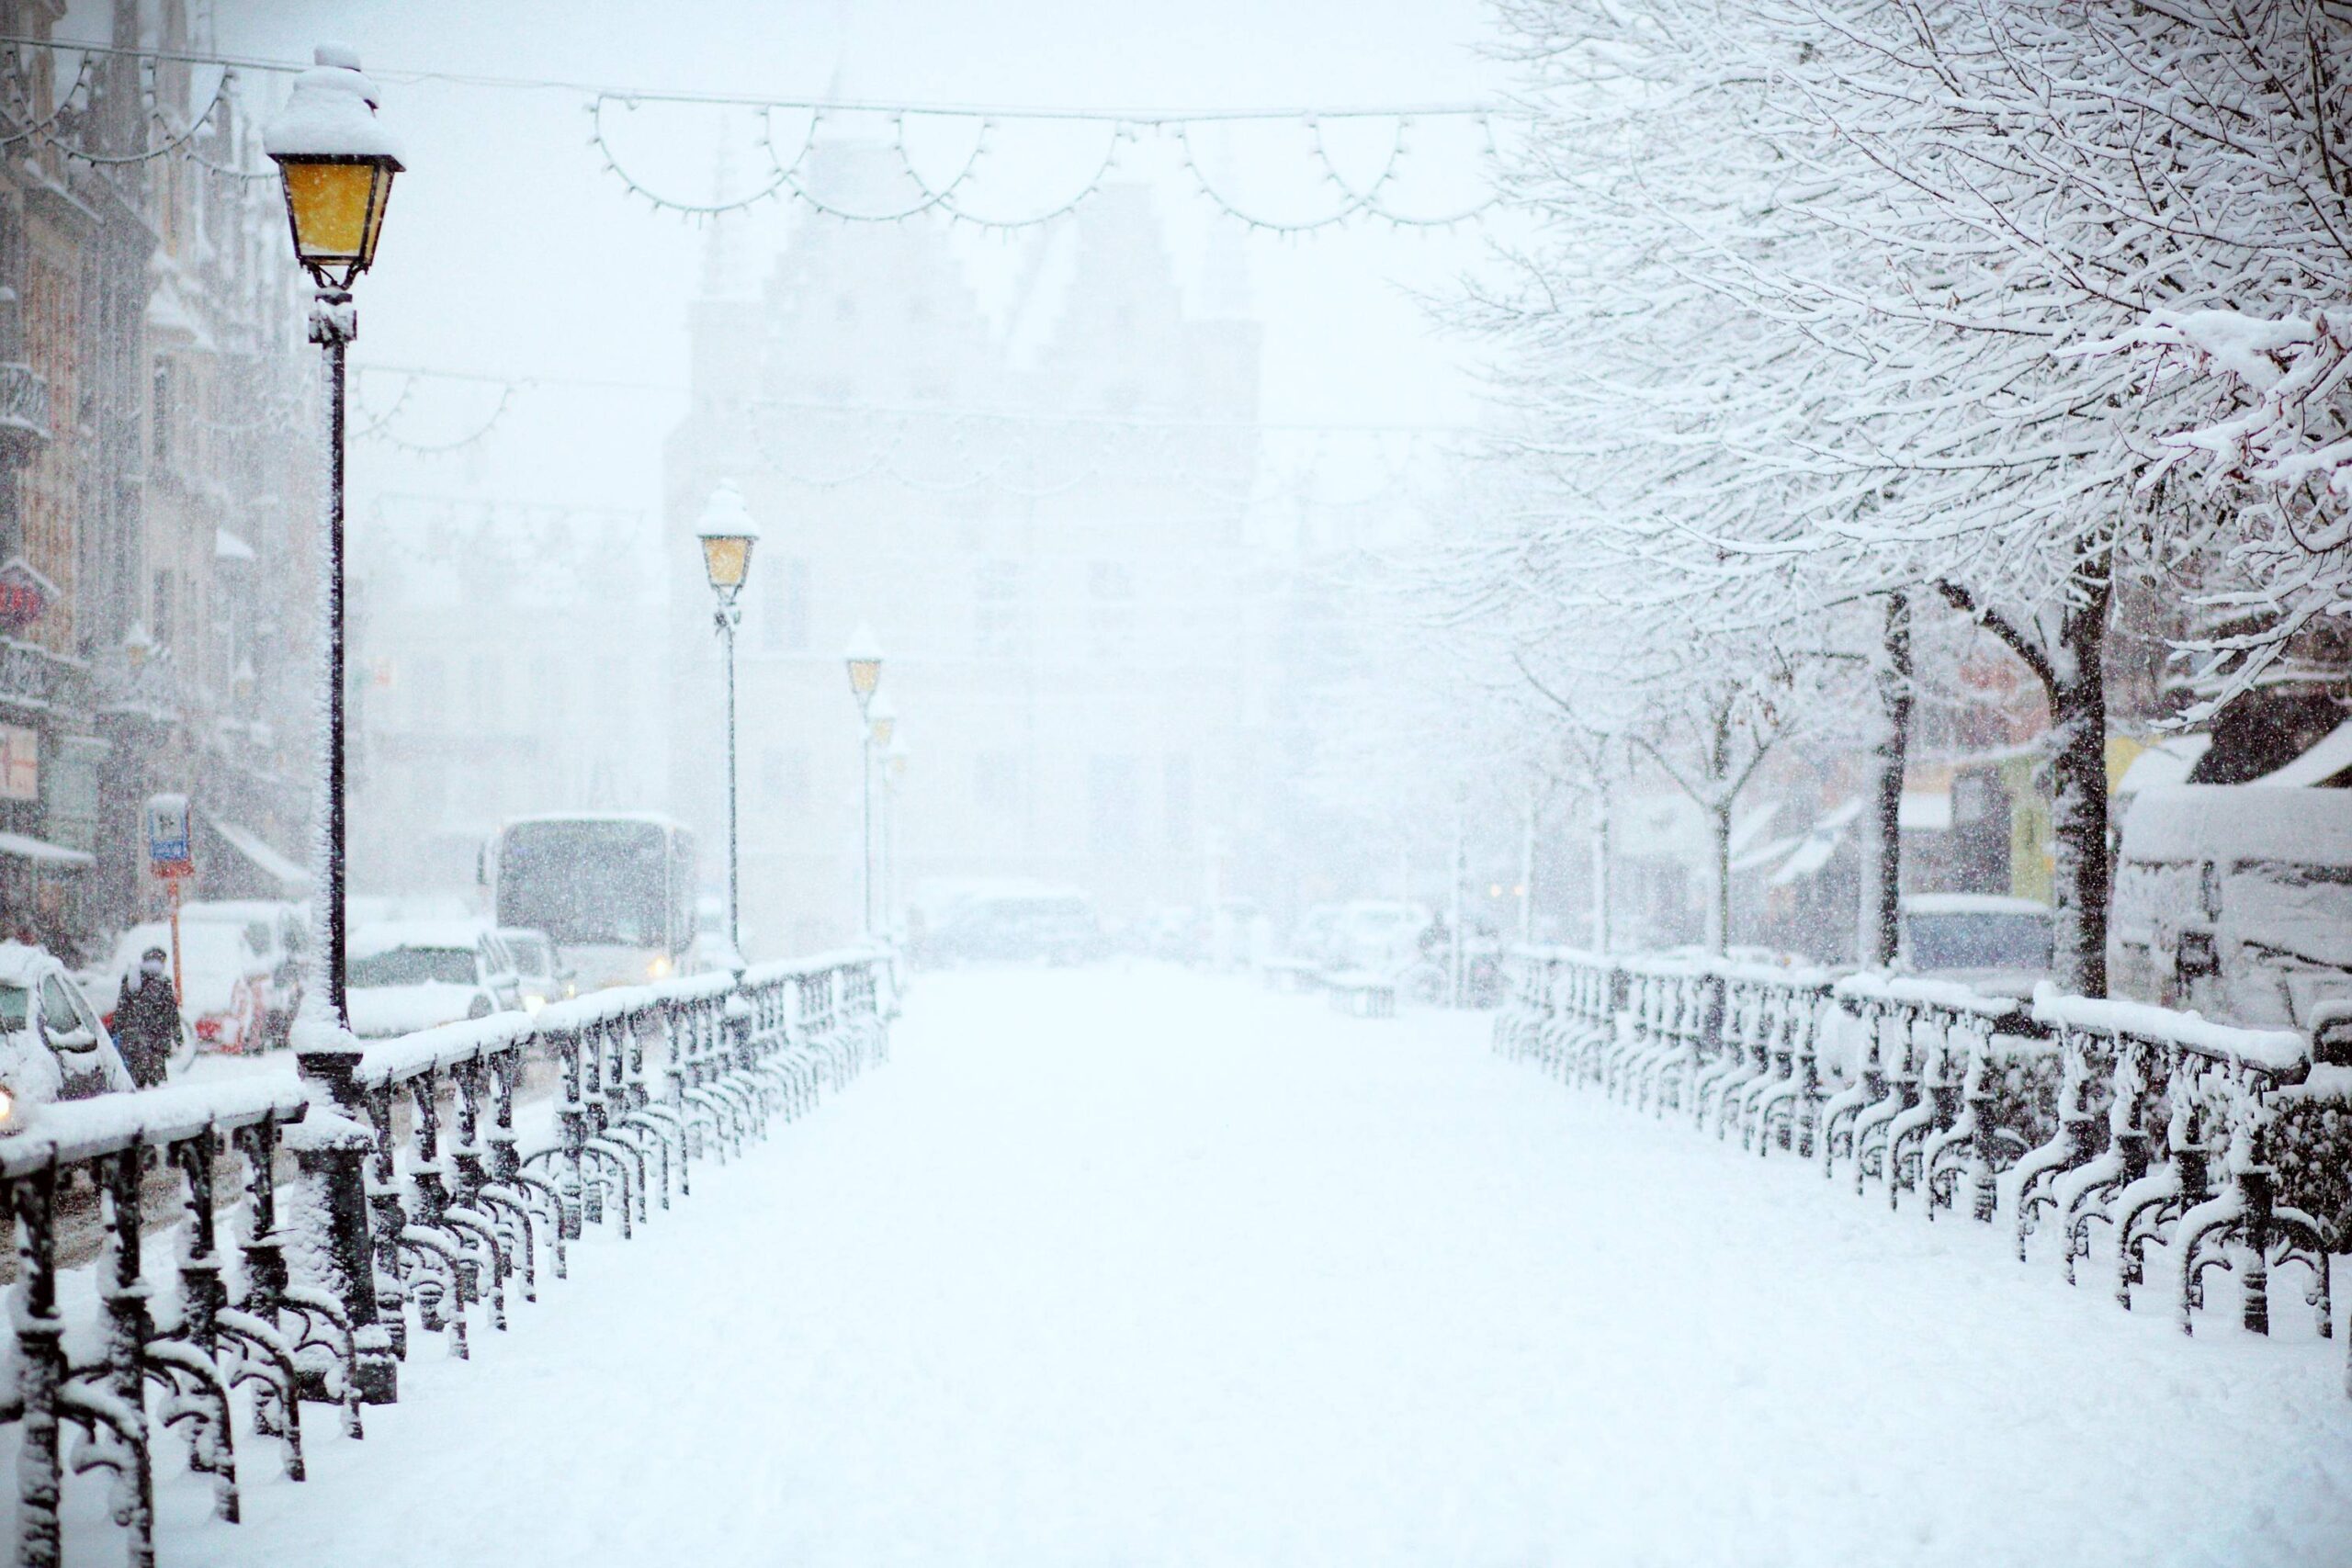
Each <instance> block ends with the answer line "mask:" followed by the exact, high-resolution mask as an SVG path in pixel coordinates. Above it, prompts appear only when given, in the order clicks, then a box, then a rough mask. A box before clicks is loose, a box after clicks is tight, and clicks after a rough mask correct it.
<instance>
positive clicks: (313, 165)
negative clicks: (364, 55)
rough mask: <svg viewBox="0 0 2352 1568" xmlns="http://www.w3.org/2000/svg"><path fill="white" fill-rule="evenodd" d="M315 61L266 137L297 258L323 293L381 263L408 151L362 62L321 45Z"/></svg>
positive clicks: (344, 51)
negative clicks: (387, 212) (388, 122)
mask: <svg viewBox="0 0 2352 1568" xmlns="http://www.w3.org/2000/svg"><path fill="white" fill-rule="evenodd" d="M311 59H312V60H313V61H314V62H316V63H314V64H313V65H312V66H311V69H310V70H308V71H305V72H303V73H301V74H300V75H299V76H297V77H295V78H294V89H293V91H292V93H291V94H289V95H288V97H287V99H286V107H284V108H283V109H280V110H279V111H278V113H277V118H274V119H272V120H271V121H270V122H269V126H268V129H267V130H264V131H263V132H262V150H263V151H264V152H267V153H268V154H269V155H270V157H271V158H272V159H274V160H276V162H277V171H278V174H279V175H280V176H281V177H282V178H283V180H284V183H285V186H286V216H287V220H288V222H289V223H290V224H291V225H292V228H293V231H294V255H295V259H297V260H298V261H300V263H301V264H302V265H303V266H304V268H306V269H307V270H308V271H309V272H310V275H311V277H312V278H313V279H314V280H315V281H316V282H317V283H318V286H319V287H320V288H322V289H326V288H331V289H336V290H348V289H349V288H350V287H351V280H352V279H353V278H355V277H357V276H359V275H360V274H361V273H363V272H366V271H367V270H368V267H369V266H371V265H374V263H375V260H376V242H377V241H378V240H379V239H380V238H382V237H383V232H384V209H385V207H386V205H387V204H388V203H390V200H391V198H392V176H393V175H397V174H399V173H400V172H401V167H402V165H401V150H400V144H399V142H398V141H396V140H395V139H394V138H393V136H392V133H391V131H390V130H389V129H387V128H386V127H385V125H384V124H383V122H382V121H381V120H379V119H378V118H376V84H375V83H373V82H371V81H369V80H368V78H367V76H366V75H364V74H363V73H361V72H360V69H359V56H358V55H357V54H356V52H354V51H351V50H349V49H347V48H345V47H344V46H343V45H341V44H334V43H322V44H321V45H319V47H318V48H317V49H316V50H314V51H311Z"/></svg>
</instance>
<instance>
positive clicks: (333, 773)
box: [262, 44, 401, 1028]
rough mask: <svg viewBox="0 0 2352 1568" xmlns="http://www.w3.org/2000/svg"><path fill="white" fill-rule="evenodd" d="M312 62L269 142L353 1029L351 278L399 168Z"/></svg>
mask: <svg viewBox="0 0 2352 1568" xmlns="http://www.w3.org/2000/svg"><path fill="white" fill-rule="evenodd" d="M311 59H312V60H313V61H315V62H316V63H315V64H314V65H312V66H311V69H310V70H308V71H305V72H303V73H301V74H300V76H297V77H295V78H294V88H293V92H292V93H291V95H290V96H288V98H287V100H286V107H285V109H284V110H283V111H281V112H280V113H279V115H278V117H277V118H276V119H274V120H272V121H270V123H269V128H268V130H266V131H265V132H264V133H263V136H262V148H263V151H265V152H267V153H268V154H269V155H270V157H271V158H273V159H275V160H276V161H277V168H278V173H279V175H280V176H281V177H282V178H283V180H284V182H285V187H286V217H287V221H288V224H289V225H290V226H291V227H292V230H293V234H294V255H295V259H297V260H298V261H300V263H301V264H302V265H303V267H304V268H305V269H306V270H307V271H308V272H309V273H310V275H311V281H312V282H313V283H315V284H317V285H318V292H317V294H316V295H315V296H313V298H312V299H311V342H312V343H315V344H318V345H319V346H320V348H321V349H322V350H324V351H325V354H326V361H327V541H326V543H327V671H326V683H327V689H326V700H327V778H326V786H327V787H326V795H327V830H326V833H325V835H324V840H325V846H326V862H327V863H326V868H325V869H326V874H325V875H324V876H323V877H322V878H321V879H320V883H321V886H320V897H321V898H322V900H323V902H324V903H325V905H326V950H325V952H324V953H322V954H321V962H322V964H323V965H324V967H325V969H326V992H327V995H326V1001H327V1008H328V1010H329V1011H331V1012H332V1013H334V1021H335V1023H336V1024H337V1025H338V1026H340V1027H345V1028H347V1027H348V1026H349V1023H350V1017H349V1010H348V1009H347V1008H346V1007H345V1001H344V950H345V926H344V840H345V831H344V827H345V823H344V816H345V813H344V789H343V776H344V726H343V461H344V402H345V378H344V355H345V350H346V349H348V348H349V347H350V345H351V341H352V339H354V338H356V337H357V336H358V335H359V317H358V312H357V311H356V310H354V309H353V308H352V303H351V284H352V280H353V279H354V278H356V277H357V276H359V275H360V274H361V273H363V272H366V271H367V270H368V267H369V266H371V265H374V263H375V260H376V243H377V242H378V241H379V240H380V239H381V238H382V237H383V233H384V209H385V208H386V207H387V206H388V205H389V204H390V200H391V195H392V176H393V175H397V174H399V173H400V172H401V159H400V146H399V144H398V142H396V141H394V140H393V137H392V134H391V132H390V130H388V129H386V128H385V126H384V125H383V124H382V123H381V122H380V121H379V120H378V119H377V118H376V85H375V84H374V83H373V82H370V81H369V80H368V78H367V77H366V76H364V75H362V74H361V73H360V71H359V57H358V55H356V54H355V53H353V52H352V51H350V50H348V49H345V48H343V47H341V46H340V45H336V44H321V45H320V46H319V47H318V48H317V50H315V51H313V52H312V54H311Z"/></svg>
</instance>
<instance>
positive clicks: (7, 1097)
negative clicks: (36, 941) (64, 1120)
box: [0, 942, 132, 1135]
mask: <svg viewBox="0 0 2352 1568" xmlns="http://www.w3.org/2000/svg"><path fill="white" fill-rule="evenodd" d="M131 1087H132V1086H131V1081H130V1069H129V1068H127V1067H125V1066H123V1063H122V1057H121V1055H120V1054H119V1053H118V1052H117V1051H116V1050H115V1046H114V1037H113V1036H112V1035H110V1034H108V1033H107V1028H106V1025H105V1024H104V1023H102V1022H100V1021H99V1020H98V1014H97V1011H96V1009H94V1008H93V1007H91V1006H90V1001H89V998H87V997H85V996H84V995H83V994H82V990H81V987H78V986H76V985H75V984H74V977H73V976H71V975H70V974H68V973H67V972H66V968H65V965H64V964H61V963H59V962H58V961H57V960H56V959H55V958H52V957H51V956H50V954H48V953H45V952H43V951H42V950H41V949H40V948H38V947H28V946H26V945H25V944H23V943H22V942H0V1135H6V1134H10V1133H15V1132H18V1131H21V1130H22V1129H23V1128H24V1127H25V1125H26V1124H27V1122H28V1113H29V1112H30V1111H32V1109H33V1108H34V1107H36V1106H40V1105H45V1104H48V1103H49V1102H51V1101H52V1100H87V1099H90V1098H91V1097H93V1096H95V1095H101V1094H113V1093H117V1092H120V1091H124V1090H128V1089H130V1088H131Z"/></svg>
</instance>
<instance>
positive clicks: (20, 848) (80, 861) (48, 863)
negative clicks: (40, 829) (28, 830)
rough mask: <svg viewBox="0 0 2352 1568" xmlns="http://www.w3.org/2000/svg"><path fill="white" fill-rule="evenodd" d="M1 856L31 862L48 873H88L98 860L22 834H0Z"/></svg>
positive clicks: (78, 851)
mask: <svg viewBox="0 0 2352 1568" xmlns="http://www.w3.org/2000/svg"><path fill="white" fill-rule="evenodd" d="M0 856H6V858H8V859H10V860H21V861H30V862H31V863H33V864H35V865H37V866H40V867H41V868H42V869H44V870H47V871H87V870H89V869H90V867H92V866H94V865H96V864H97V861H96V858H94V857H93V856H90V855H87V854H85V853H84V852H81V851H80V850H69V849H67V848H65V847H64V846H63V845H62V844H51V843H47V842H45V841H43V840H40V839H34V838H28V837H27V836H26V835H25V834H22V833H0Z"/></svg>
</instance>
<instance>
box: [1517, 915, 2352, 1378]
mask: <svg viewBox="0 0 2352 1568" xmlns="http://www.w3.org/2000/svg"><path fill="white" fill-rule="evenodd" d="M1505 997H1506V999H1505V1003H1504V1007H1503V1009H1502V1010H1501V1012H1500V1013H1499V1014H1498V1017H1497V1019H1496V1022H1495V1031H1494V1041H1495V1047H1496V1049H1497V1050H1498V1051H1499V1052H1501V1053H1502V1054H1504V1055H1508V1056H1512V1057H1516V1058H1520V1059H1522V1060H1526V1061H1529V1062H1532V1063H1533V1064H1536V1065H1538V1066H1541V1067H1543V1068H1544V1070H1545V1071H1547V1072H1549V1073H1551V1074H1553V1075H1554V1076H1555V1077H1559V1078H1561V1079H1562V1080H1563V1081H1564V1082H1566V1083H1569V1084H1572V1085H1577V1086H1579V1087H1587V1088H1596V1089H1600V1090H1601V1091H1602V1092H1603V1093H1605V1094H1607V1095H1609V1096H1610V1097H1611V1098H1612V1099H1615V1100H1621V1101H1623V1102H1624V1103H1626V1104H1628V1105H1631V1106H1634V1107H1635V1108H1638V1109H1645V1110H1647V1111H1651V1112H1652V1113H1654V1114H1655V1115H1657V1116H1659V1117H1661V1118H1664V1117H1667V1116H1668V1115H1674V1116H1679V1117H1683V1118H1687V1119H1689V1120H1690V1121H1691V1122H1693V1123H1694V1124H1695V1125H1696V1126H1697V1127H1698V1128H1699V1129H1700V1130H1702V1132H1709V1131H1711V1132H1713V1134H1715V1136H1716V1137H1717V1138H1718V1139H1719V1140H1723V1141H1725V1142H1730V1141H1733V1140H1736V1142H1737V1143H1738V1145H1740V1146H1741V1147H1743V1148H1745V1149H1747V1150H1750V1151H1752V1152H1753V1153H1755V1154H1756V1155H1758V1156H1759V1157H1762V1156H1770V1155H1772V1154H1774V1153H1776V1152H1785V1153H1787V1154H1789V1155H1791V1156H1793V1157H1796V1158H1799V1159H1804V1160H1809V1161H1811V1162H1813V1163H1815V1165H1817V1166H1818V1167H1819V1168H1821V1169H1822V1171H1823V1172H1824V1173H1825V1174H1826V1175H1827V1176H1829V1177H1830V1178H1831V1179H1844V1180H1845V1181H1847V1182H1849V1184H1850V1185H1851V1186H1852V1188H1853V1190H1855V1191H1856V1192H1858V1193H1863V1194H1868V1193H1870V1192H1871V1190H1872V1189H1873V1187H1875V1189H1876V1190H1878V1191H1880V1192H1882V1193H1883V1194H1884V1196H1885V1199H1886V1201H1887V1203H1888V1204H1889V1205H1890V1206H1891V1207H1894V1208H1900V1207H1902V1206H1903V1204H1904V1201H1905V1197H1906V1196H1907V1197H1908V1198H1909V1199H1910V1200H1911V1201H1912V1203H1913V1205H1914V1206H1915V1207H1917V1209H1918V1210H1919V1211H1920V1212H1921V1213H1924V1214H1925V1215H1926V1216H1927V1217H1928V1218H1929V1219H1933V1218H1934V1217H1935V1216H1936V1215H1937V1213H1939V1212H1940V1211H1946V1210H1951V1211H1955V1212H1957V1211H1958V1210H1959V1209H1960V1208H1961V1207H1962V1205H1963V1203H1964V1205H1965V1207H1966V1209H1967V1211H1968V1213H1970V1215H1971V1216H1972V1217H1973V1218H1974V1219H1976V1220H1979V1221H1982V1222H1985V1223H1986V1224H1993V1223H1996V1221H2000V1220H2003V1219H2004V1218H2005V1219H2006V1223H2007V1225H2008V1227H2009V1233H2010V1237H2011V1239H2012V1241H2013V1243H2014V1246H2015V1247H2016V1251H2017V1255H2018V1258H2020V1259H2024V1258H2030V1256H2032V1255H2033V1254H2034V1252H2035V1251H2036V1250H2037V1243H2036V1238H2037V1237H2040V1238H2043V1239H2042V1241H2041V1244H2040V1248H2039V1249H2040V1250H2042V1251H2046V1252H2054V1253H2055V1254H2056V1256H2057V1258H2058V1260H2059V1261H2060V1262H2061V1263H2062V1264H2063V1266H2064V1269H2065V1274H2066V1278H2067V1280H2069V1281H2070V1282H2072V1281H2074V1280H2077V1279H2078V1278H2079V1277H2080V1276H2081V1274H2082V1272H2083V1270H2084V1269H2086V1267H2088V1266H2092V1265H2094V1264H2096V1265H2098V1266H2100V1267H2104V1268H2105V1269H2107V1270H2108V1271H2109V1277H2110V1278H2111V1279H2112V1280H2113V1282H2114V1292H2115V1296H2116V1300H2117V1301H2118V1302H2119V1303H2121V1304H2122V1305H2123V1306H2124V1307H2125V1308H2126V1309H2127V1310H2128V1309H2130V1308H2131V1306H2132V1305H2133V1304H2134V1302H2135V1294H2136V1293H2138V1292H2142V1291H2143V1289H2144V1288H2147V1287H2149V1285H2150V1281H2151V1279H2152V1272H2151V1271H2152V1269H2154V1268H2155V1266H2156V1262H2157V1260H2158V1259H2161V1260H2162V1262H2163V1264H2164V1266H2165V1267H2164V1271H2163V1273H2162V1274H2161V1275H2160V1276H2154V1277H2155V1278H2159V1279H2160V1280H2161V1281H2162V1289H2163V1291H2164V1296H2165V1302H2166V1304H2167V1305H2168V1306H2169V1308H2170V1309H2171V1310H2172V1311H2173V1312H2174V1313H2175V1314H2177V1319H2178V1321H2179V1324H2180V1326H2181V1328H2182V1330H2183V1332H2193V1330H2194V1327H2195V1314H2196V1313H2198V1312H2199V1311H2200V1310H2201V1309H2202V1308H2203V1306H2204V1304H2205V1283H2206V1279H2207V1276H2208V1275H2209V1274H2211V1272H2212V1271H2213V1270H2215V1269H2221V1270H2223V1271H2225V1272H2232V1273H2234V1274H2236V1275H2237V1277H2238V1281H2239V1286H2240V1290H2239V1299H2240V1302H2241V1320H2242V1321H2243V1323H2244V1325H2245V1327H2246V1328H2247V1329H2249V1330H2250V1331H2252V1332H2254V1333H2256V1334H2267V1333H2268V1332H2269V1331H2270V1307H2271V1302H2272V1295H2273V1287H2272V1284H2271V1276H2272V1274H2273V1272H2274V1271H2275V1270H2278V1269H2284V1268H2290V1267H2292V1268H2295V1269H2299V1270H2300V1271H2301V1280H2302V1289H2301V1302H2302V1304H2303V1305H2304V1306H2306V1307H2308V1308H2310V1309H2312V1314H2313V1322H2314V1325H2315V1326H2316V1328H2317V1331H2318V1333H2319V1334H2320V1336H2321V1337H2328V1336H2330V1335H2331V1333H2332V1332H2333V1327H2332V1322H2331V1316H2330V1256H2331V1254H2333V1253H2335V1252H2339V1251H2345V1250H2347V1249H2352V1010H2342V1011H2339V1012H2335V1013H2333V1014H2324V1015H2323V1017H2322V1020H2321V1021H2320V1023H2319V1027H2318V1028H2317V1029H2316V1030H2315V1032H2314V1033H2313V1034H2312V1036H2310V1037H2308V1038H2307V1037H2305V1036H2304V1035H2302V1034H2300V1033H2296V1032H2288V1031H2275V1030H2252V1029H2237V1028H2232V1027H2228V1026H2225V1025H2222V1024H2217V1023H2213V1022H2211V1021H2207V1020H2205V1019H2203V1018H2201V1017H2199V1016H2198V1015H2196V1014H2194V1013H2181V1012H2173V1011H2169V1010H2165V1009H2161V1008H2154V1007H2148V1006H2143V1005H2142V1004H2139V1003H2133V1002H2118V1001H2098V1000H2091V999H2088V998H2081V997H2068V996H2062V995H2060V994H2058V993H2057V992H2056V991H2054V990H2053V989H2052V988H2050V987H2043V988H2042V989H2041V990H2040V991H2038V992H2037V993H2036V994H2035V996H2034V997H2033V998H2032V999H2031V1000H2030V1001H2021V1000H2018V999H2017V998H2004V997H1994V996H1986V995H1980V994H1979V993H1977V992H1974V991H1972V990H1970V989H1969V988H1967V987H1964V986H1958V985H1952V984H1950V983H1943V982H1937V981H1933V980H1928V979H1921V978H1915V977H1910V976H1890V975H1883V974H1871V973H1864V974H1852V975H1846V976H1833V975H1831V974H1829V973H1827V972H1826V971H1822V970H1815V969H1805V968H1788V967H1780V966H1776V965H1770V964H1749V963H1740V962H1736V961H1732V960H1725V959H1720V958H1701V957H1689V956H1683V955H1677V954H1645V955H1633V956H1627V955H1612V956H1608V957H1603V956H1600V955H1596V954H1592V953H1577V952H1574V951H1571V950H1568V949H1562V948H1525V949H1521V950H1519V951H1518V952H1516V953H1513V954H1512V955H1511V957H1510V962H1509V966H1508V975H1507V979H1506V990H1505ZM2346 1392H2347V1393H2352V1364H2347V1367H2346Z"/></svg>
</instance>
